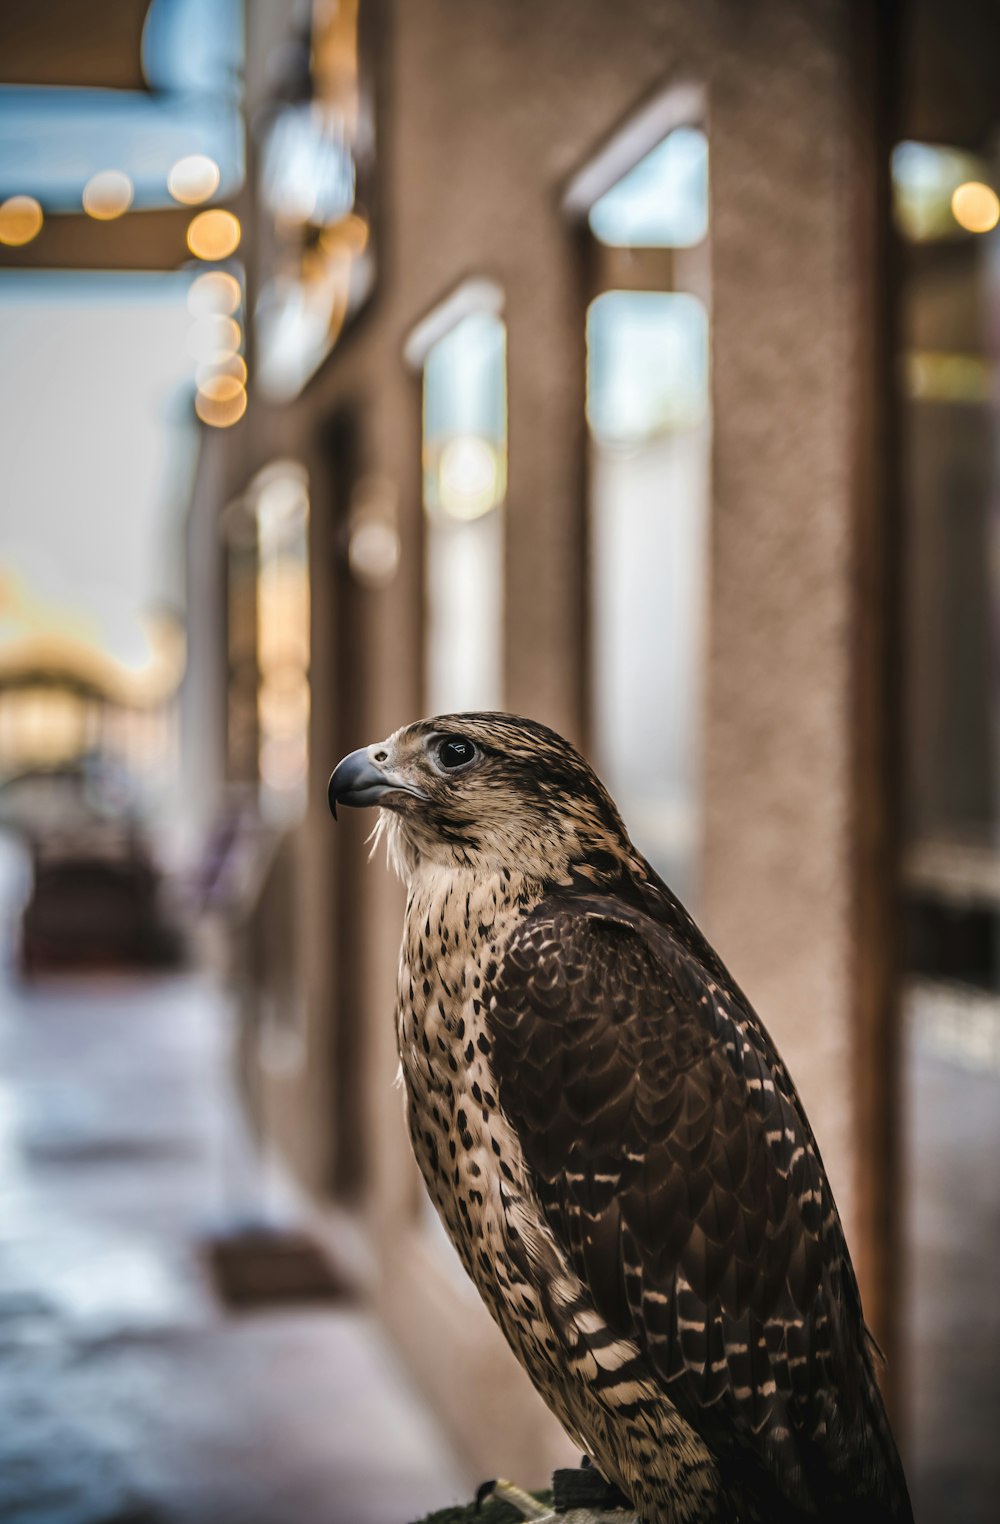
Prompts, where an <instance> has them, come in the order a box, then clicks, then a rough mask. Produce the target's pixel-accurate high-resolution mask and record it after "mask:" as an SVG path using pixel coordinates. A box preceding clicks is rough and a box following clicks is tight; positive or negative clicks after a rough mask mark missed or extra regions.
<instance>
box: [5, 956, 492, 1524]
mask: <svg viewBox="0 0 1000 1524" xmlns="http://www.w3.org/2000/svg"><path fill="white" fill-rule="evenodd" d="M226 1041H227V1038H226V1015H225V1008H224V1005H223V1002H222V1001H221V1000H220V998H219V997H218V996H217V995H216V994H214V993H213V991H212V989H211V988H210V987H209V986H208V985H207V984H206V983H205V982H203V981H201V980H199V979H195V978H182V979H176V980H168V981H161V982H154V983H145V984H143V983H139V984H136V983H131V984H129V983H110V982H108V983H105V984H103V985H102V984H99V983H98V984H93V983H92V984H89V985H82V986H81V985H69V984H64V985H53V986H49V987H48V988H42V989H38V990H36V991H33V992H25V991H24V990H20V989H18V988H17V986H16V985H15V984H14V983H13V982H11V981H7V982H5V983H4V984H3V986H2V987H0V1518H2V1519H3V1520H4V1521H5V1524H99V1521H100V1524H112V1521H114V1524H145V1521H153V1520H156V1521H162V1524H173V1521H177V1524H406V1521H408V1520H411V1519H414V1518H417V1517H420V1516H421V1514H422V1513H423V1512H425V1511H426V1510H427V1509H428V1508H430V1507H432V1506H443V1505H444V1504H446V1503H448V1502H450V1501H452V1500H453V1499H456V1498H459V1497H462V1498H464V1497H467V1496H468V1495H469V1484H470V1478H469V1477H468V1476H467V1475H466V1474H465V1473H464V1472H463V1470H462V1468H461V1466H460V1465H459V1463H458V1461H457V1460H456V1458H455V1457H454V1456H453V1455H452V1454H451V1453H450V1452H449V1450H448V1448H447V1445H446V1443H445V1441H444V1440H443V1438H442V1436H441V1435H440V1433H439V1432H438V1431H437V1429H436V1428H435V1426H434V1424H433V1422H432V1421H431V1419H430V1418H429V1417H428V1415H427V1413H426V1412H425V1410H424V1409H423V1407H422V1405H421V1403H420V1401H419V1398H418V1397H417V1395H416V1394H415V1393H414V1391H413V1390H412V1388H411V1387H410V1386H409V1384H408V1383H407V1381H406V1379H405V1377H404V1375H403V1373H402V1372H401V1370H400V1369H399V1367H398V1365H397V1364H396V1362H395V1359H394V1357H393V1355H392V1352H391V1350H390V1349H389V1348H388V1347H387V1345H386V1343H385V1342H384V1340H383V1339H382V1337H381V1335H380V1333H379V1331H378V1329H377V1328H376V1327H375V1325H374V1324H373V1323H372V1321H371V1320H370V1319H369V1318H368V1317H367V1315H366V1314H365V1313H363V1312H361V1311H358V1310H356V1309H352V1308H350V1307H337V1306H333V1307H332V1308H330V1309H327V1308H326V1307H324V1308H323V1309H322V1310H317V1308H315V1307H314V1308H312V1309H301V1310H288V1311H273V1310H272V1311H267V1312H261V1311H254V1312H250V1313H243V1314H240V1315H238V1316H232V1315H227V1314H226V1313H225V1312H223V1311H222V1310H221V1309H220V1307H219V1306H218V1304H217V1303H216V1301H215V1299H214V1297H213V1296H212V1294H211V1292H210V1290H209V1288H208V1286H207V1284H206V1282H205V1280H204V1278H203V1276H202V1273H201V1269H200V1264H199V1259H198V1254H197V1242H198V1239H199V1236H200V1235H202V1234H203V1233H204V1232H205V1230H207V1229H208V1228H210V1227H211V1226H213V1225H215V1224H218V1223H220V1222H222V1221H224V1220H226V1219H227V1218H228V1217H230V1216H231V1214H232V1213H233V1212H234V1211H238V1210H240V1209H242V1208H244V1207H246V1206H247V1205H248V1199H247V1192H248V1180H249V1179H250V1178H251V1172H249V1171H248V1168H247V1160H246V1155H245V1151H244V1149H243V1147H242V1144H241V1142H240V1140H239V1132H238V1129H235V1131H234V1123H233V1115H234V1114H233V1109H232V1105H231V1101H230V1098H229V1096H228V1090H227V1080H226V1076H227V1061H226Z"/></svg>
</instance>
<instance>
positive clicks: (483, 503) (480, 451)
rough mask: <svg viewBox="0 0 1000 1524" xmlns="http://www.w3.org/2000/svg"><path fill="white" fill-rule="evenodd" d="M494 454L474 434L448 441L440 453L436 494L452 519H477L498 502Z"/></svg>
mask: <svg viewBox="0 0 1000 1524" xmlns="http://www.w3.org/2000/svg"><path fill="white" fill-rule="evenodd" d="M499 474H500V473H499V469H498V461H497V452H496V450H495V449H494V448H493V446H492V445H491V444H490V442H489V440H488V439H482V438H480V437H479V436H478V435H476V434H466V435H462V436H461V437H460V438H458V439H449V441H448V443H447V444H446V445H445V447H444V449H443V450H442V451H441V461H440V464H439V466H438V491H439V494H440V497H441V507H442V508H443V509H444V511H445V513H447V514H448V515H449V517H451V518H455V519H476V518H479V517H480V515H481V514H484V513H487V512H488V511H489V509H491V508H492V507H493V506H494V504H495V503H496V501H497V487H498V485H499Z"/></svg>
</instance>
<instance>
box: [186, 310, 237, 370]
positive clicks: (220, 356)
mask: <svg viewBox="0 0 1000 1524" xmlns="http://www.w3.org/2000/svg"><path fill="white" fill-rule="evenodd" d="M242 341H243V333H242V330H241V329H240V325H239V323H237V322H236V321H235V320H234V319H233V318H230V317H222V316H221V315H220V314H218V313H217V314H216V315H215V316H214V317H203V318H199V319H198V321H197V322H196V323H195V324H194V326H193V327H192V329H191V332H190V333H189V334H188V341H187V347H188V353H189V354H191V355H193V356H194V358H195V359H196V360H197V361H199V363H200V364H202V365H212V364H214V363H215V362H216V361H219V360H225V359H228V357H229V356H230V355H233V354H235V353H236V351H237V350H238V349H239V347H240V344H241V343H242Z"/></svg>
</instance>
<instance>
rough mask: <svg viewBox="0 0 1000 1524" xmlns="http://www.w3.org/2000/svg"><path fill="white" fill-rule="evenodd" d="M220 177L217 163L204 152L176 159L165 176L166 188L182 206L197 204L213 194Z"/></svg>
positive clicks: (217, 186)
mask: <svg viewBox="0 0 1000 1524" xmlns="http://www.w3.org/2000/svg"><path fill="white" fill-rule="evenodd" d="M221 178H222V176H221V172H220V170H219V166H218V164H216V162H215V160H214V159H210V158H209V157H208V155H207V154H204V153H191V154H188V155H187V156H186V157H185V158H183V159H178V160H177V163H176V164H175V165H174V166H173V168H172V169H171V171H170V173H169V174H168V176H167V190H168V191H169V192H170V194H171V195H172V196H173V198H174V200H175V201H180V202H181V203H182V204H183V205H184V206H197V205H198V203H199V202H200V201H207V200H208V198H209V196H214V194H215V192H216V191H217V190H218V188H219V181H220V179H221Z"/></svg>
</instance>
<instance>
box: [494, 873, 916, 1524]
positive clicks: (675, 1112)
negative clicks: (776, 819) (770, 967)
mask: <svg viewBox="0 0 1000 1524" xmlns="http://www.w3.org/2000/svg"><path fill="white" fill-rule="evenodd" d="M484 993H485V995H486V1009H487V1011H488V1013H489V1019H490V1024H491V1028H492V1031H493V1041H494V1057H493V1062H494V1068H495V1072H496V1078H497V1083H498V1087H499V1094H500V1102H501V1105H502V1107H503V1108H504V1110H505V1112H506V1113H507V1115H508V1116H509V1118H510V1119H511V1121H512V1123H513V1125H514V1126H515V1128H516V1129H517V1132H518V1136H519V1140H520V1143H521V1147H522V1149H523V1152H524V1155H525V1159H526V1161H527V1163H528V1165H529V1167H530V1168H531V1170H532V1171H533V1174H534V1178H535V1181H536V1187H537V1191H538V1196H539V1200H540V1203H541V1205H542V1209H543V1211H544V1212H545V1215H546V1217H547V1218H548V1220H549V1222H550V1225H551V1226H552V1228H553V1231H554V1232H555V1234H556V1237H557V1239H558V1240H559V1241H560V1242H561V1244H562V1246H563V1248H564V1250H565V1252H566V1253H567V1255H568V1257H569V1259H570V1261H571V1263H572V1264H573V1266H574V1267H575V1269H576V1270H577V1273H578V1274H579V1275H580V1277H581V1279H582V1281H583V1282H584V1284H585V1285H586V1286H587V1288H588V1289H589V1291H590V1293H591V1295H592V1297H593V1300H594V1303H595V1305H596V1307H597V1310H598V1311H599V1312H600V1313H601V1315H602V1316H603V1317H604V1319H605V1320H606V1321H607V1322H608V1324H609V1325H610V1326H611V1327H613V1328H614V1329H616V1330H617V1331H619V1332H621V1333H624V1334H627V1335H628V1336H630V1337H631V1338H633V1339H635V1340H636V1341H637V1342H638V1344H639V1346H640V1348H641V1349H643V1350H644V1352H645V1354H646V1356H647V1357H648V1359H649V1361H650V1363H651V1364H652V1366H653V1367H654V1369H655V1370H656V1372H657V1374H658V1375H659V1377H660V1378H661V1379H662V1380H663V1382H664V1383H665V1384H666V1385H667V1387H668V1389H669V1391H670V1394H671V1397H672V1399H673V1400H674V1401H675V1403H676V1405H677V1406H678V1407H679V1408H680V1409H681V1410H682V1411H683V1412H684V1415H685V1417H687V1418H688V1420H689V1421H691V1422H693V1423H695V1425H696V1427H698V1428H699V1430H700V1431H701V1432H702V1433H703V1435H704V1436H705V1438H706V1440H707V1441H708V1442H709V1443H710V1444H711V1445H712V1447H713V1448H714V1449H715V1450H716V1452H717V1453H719V1454H720V1455H728V1456H729V1458H730V1460H731V1462H732V1464H733V1465H734V1466H736V1468H737V1469H738V1470H739V1471H740V1472H741V1474H745V1475H746V1476H747V1477H748V1478H749V1479H750V1480H749V1485H750V1489H751V1492H752V1493H753V1494H754V1495H755V1497H756V1498H757V1500H758V1501H759V1503H760V1505H761V1506H763V1507H765V1508H767V1509H769V1510H770V1511H771V1513H772V1515H773V1516H774V1517H776V1518H780V1517H782V1516H783V1510H784V1509H785V1508H787V1507H788V1506H789V1505H791V1506H802V1507H812V1506H814V1505H815V1503H816V1502H817V1491H818V1490H819V1489H821V1488H824V1487H826V1488H828V1489H833V1490H835V1486H834V1482H833V1472H834V1471H835V1470H836V1471H839V1472H840V1473H841V1478H840V1482H838V1483H836V1486H840V1485H841V1484H842V1485H843V1487H844V1488H845V1489H847V1492H846V1493H845V1496H847V1495H850V1492H851V1489H852V1488H853V1487H854V1486H855V1483H854V1482H853V1481H852V1480H851V1479H850V1473H851V1470H852V1468H854V1469H856V1468H857V1467H858V1466H859V1465H864V1466H865V1467H868V1468H874V1470H876V1471H877V1469H878V1463H877V1460H876V1459H873V1458H872V1457H874V1456H875V1455H876V1453H881V1452H882V1451H883V1450H884V1449H885V1437H884V1435H882V1434H881V1433H870V1432H869V1431H870V1430H871V1429H872V1427H873V1426H874V1428H875V1429H879V1428H880V1426H881V1425H882V1424H884V1414H883V1413H882V1411H881V1404H880V1400H879V1399H878V1396H877V1391H876V1390H875V1388H874V1378H873V1375H872V1369H871V1359H870V1355H869V1352H868V1349H867V1345H866V1342H865V1330H864V1323H863V1318H862V1314H861V1305H860V1298H859V1295H858V1290H857V1284H856V1281H855V1277H854V1272H853V1269H852V1266H851V1262H850V1256H849V1254H848V1251H847V1246H846V1243H845V1240H844V1235H843V1230H842V1228H841V1223H840V1218H839V1216H838V1213H837V1209H836V1206H835V1204H834V1201H833V1197H832V1193H831V1190H830V1186H829V1182H828V1180H827V1176H826V1172H825V1170H824V1168H823V1163H822V1160H821V1157H820V1154H819V1149H818V1147H817V1145H816V1141H815V1138H814V1137H813V1133H812V1130H811V1128H810V1126H809V1123H808V1120H807V1118H806V1116H805V1112H804V1110H803V1108H802V1105H801V1102H800V1101H799V1098H798V1095H797V1093H796V1091H795V1087H794V1085H793V1083H792V1080H791V1078H790V1076H789V1074H788V1071H787V1069H786V1068H785V1065H784V1064H783V1062H782V1061H781V1058H780V1056H779V1054H778V1052H777V1049H776V1048H775V1045H774V1044H773V1042H772V1040H771V1038H770V1036H769V1035H768V1033H767V1031H766V1029H765V1027H764V1026H763V1024H762V1023H761V1022H760V1020H759V1018H758V1017H757V1016H756V1014H755V1012H754V1011H753V1009H752V1007H751V1006H750V1004H749V1002H748V1001H747V999H746V997H745V996H744V995H743V993H742V992H741V991H740V989H739V987H738V986H737V985H736V983H735V982H734V981H733V980H732V978H731V977H730V976H729V974H728V972H727V970H726V969H725V967H724V965H723V964H722V963H721V961H720V960H719V958H718V956H717V955H716V954H715V952H714V951H713V950H712V949H711V947H710V946H709V944H708V943H707V942H706V941H705V939H704V938H703V937H702V935H701V933H700V932H699V931H698V929H697V928H696V927H695V926H694V923H693V922H692V921H691V920H690V918H689V917H688V916H687V914H686V912H685V911H684V910H683V909H682V907H680V906H679V904H678V902H677V901H675V900H674V899H673V898H672V896H669V894H668V893H666V894H665V896H663V897H661V896H660V895H659V894H657V893H652V894H651V893H650V892H649V890H648V889H647V888H646V886H640V888H639V889H638V890H629V891H628V892H626V893H604V892H599V891H598V892H569V893H567V892H559V893H553V894H549V895H546V896H544V897H543V898H542V900H541V901H540V902H539V903H538V904H537V905H536V906H535V907H534V909H533V910H532V911H531V912H530V913H529V914H528V915H526V916H525V917H524V918H523V919H522V920H521V921H520V922H519V924H518V925H517V926H515V928H514V929H513V931H512V932H511V934H510V936H509V938H508V941H507V944H506V946H505V948H504V950H503V956H502V960H501V965H500V967H499V971H498V973H497V977H496V979H495V981H494V983H493V985H492V987H491V988H490V989H488V990H487V991H485V992H484ZM886 1432H887V1431H886ZM888 1445H889V1447H890V1451H891V1439H889V1440H888ZM869 1450H870V1451H871V1455H869V1454H868V1451H869ZM862 1452H864V1453H862ZM886 1464H887V1465H888V1466H889V1468H890V1469H892V1468H893V1466H894V1465H895V1466H896V1467H898V1461H894V1451H891V1453H889V1454H888V1455H887V1457H886ZM879 1485H881V1484H880V1483H879V1482H878V1481H875V1482H873V1483H872V1486H873V1487H875V1489H876V1490H877V1489H878V1487H879ZM894 1485H895V1482H894V1481H892V1482H891V1483H890V1482H887V1483H886V1486H887V1487H889V1489H890V1490H891V1488H892V1487H893V1486H894ZM831 1495H832V1491H831ZM859 1501H860V1496H859ZM859 1516H860V1515H859ZM874 1516H875V1515H873V1517H874ZM886 1516H887V1517H888V1516H889V1515H886Z"/></svg>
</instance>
